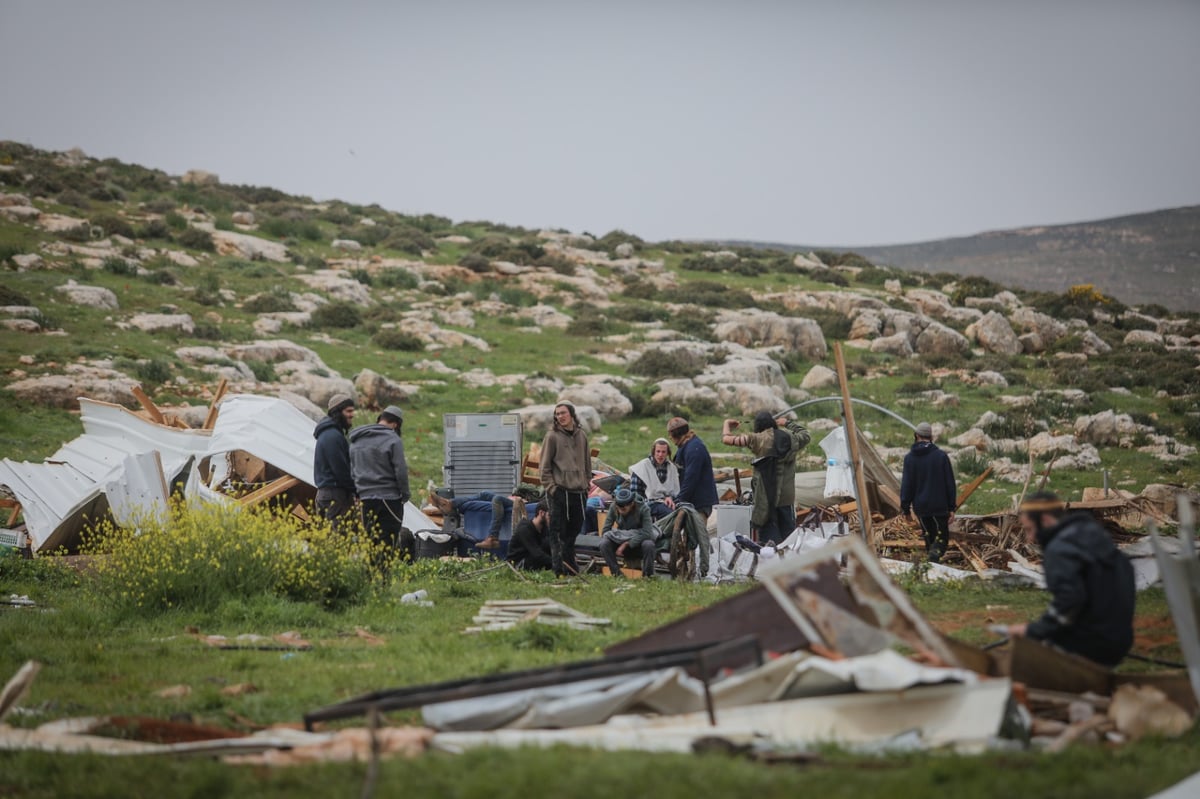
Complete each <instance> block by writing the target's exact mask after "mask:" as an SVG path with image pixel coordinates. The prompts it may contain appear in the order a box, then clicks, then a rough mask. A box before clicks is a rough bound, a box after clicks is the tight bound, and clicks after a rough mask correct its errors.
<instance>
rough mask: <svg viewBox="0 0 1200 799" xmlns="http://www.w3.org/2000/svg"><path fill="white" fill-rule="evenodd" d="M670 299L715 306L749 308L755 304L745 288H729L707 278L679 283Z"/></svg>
mask: <svg viewBox="0 0 1200 799" xmlns="http://www.w3.org/2000/svg"><path fill="white" fill-rule="evenodd" d="M671 299H672V300H674V301H675V302H686V303H691V304H693V305H704V306H708V307H717V308H750V307H753V306H754V305H755V302H754V298H753V297H751V296H750V293H749V292H747V291H746V290H745V289H731V288H729V287H728V286H726V285H723V284H721V283H714V282H712V281H707V280H692V281H689V282H687V283H684V284H682V285H680V286H679V288H678V289H676V291H675V296H674V297H672V298H671Z"/></svg>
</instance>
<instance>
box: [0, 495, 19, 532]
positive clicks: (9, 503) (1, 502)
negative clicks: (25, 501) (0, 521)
mask: <svg viewBox="0 0 1200 799" xmlns="http://www.w3.org/2000/svg"><path fill="white" fill-rule="evenodd" d="M0 508H12V512H10V513H9V514H8V521H7V522H6V523H5V525H4V526H5V527H8V528H12V526H13V525H14V524H16V523H17V517H18V516H20V515H21V503H20V502H18V501H17V500H15V499H0Z"/></svg>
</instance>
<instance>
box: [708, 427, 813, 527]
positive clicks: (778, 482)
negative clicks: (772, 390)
mask: <svg viewBox="0 0 1200 799" xmlns="http://www.w3.org/2000/svg"><path fill="white" fill-rule="evenodd" d="M740 424H741V423H740V422H739V421H738V420H737V419H726V420H725V426H724V428H723V429H722V431H721V443H723V444H725V445H726V446H730V447H746V448H747V449H749V450H750V452H752V453H753V454H754V456H755V457H754V462H753V466H754V480H753V483H752V491H753V494H754V508H753V510H752V511H751V515H750V527H751V529H752V530H753V531H754V533H755V534H756V535H757V537H758V540H759V541H763V542H771V543H775V544H778V543H782V542H783V540H784V539H785V538H787V537H788V536H789V535H791V534H792V531H793V530H795V529H796V456H797V455H798V454H799V453H800V450H802V449H804V448H805V447H806V446H808V442H809V441H810V437H809V435H808V430H806V429H805V428H804V425H802V424H800V423H799V422H797V421H795V420H789V419H787V418H785V417H784V416H779V417H776V416H775V415H774V414H772V413H771V412H770V411H759V412H758V413H757V414H755V416H754V432H753V433H735V432H734V430H736V429H737V428H738V426H739V425H740Z"/></svg>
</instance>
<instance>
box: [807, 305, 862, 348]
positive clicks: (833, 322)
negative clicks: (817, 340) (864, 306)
mask: <svg viewBox="0 0 1200 799" xmlns="http://www.w3.org/2000/svg"><path fill="white" fill-rule="evenodd" d="M795 313H796V315H798V316H801V317H804V318H805V319H811V320H813V321H814V322H816V323H817V324H818V325H820V326H821V332H822V333H823V334H824V335H825V338H826V340H829V341H844V340H845V339H847V338H849V337H850V328H851V327H852V326H853V325H852V323H851V322H850V320H849V319H848V318H847V317H846V316H845V315H844V314H841V313H838V312H837V311H835V310H833V309H831V308H805V309H804V310H803V311H796V312H795Z"/></svg>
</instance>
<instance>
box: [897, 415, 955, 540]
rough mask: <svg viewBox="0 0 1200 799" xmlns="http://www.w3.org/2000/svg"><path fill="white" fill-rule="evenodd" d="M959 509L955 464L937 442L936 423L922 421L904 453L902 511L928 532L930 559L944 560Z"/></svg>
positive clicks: (901, 482) (901, 489) (901, 477)
mask: <svg viewBox="0 0 1200 799" xmlns="http://www.w3.org/2000/svg"><path fill="white" fill-rule="evenodd" d="M957 509H958V494H957V488H956V487H955V484H954V467H953V466H952V465H951V464H950V457H949V456H948V455H946V453H945V452H942V450H940V449H939V448H938V446H937V445H936V444H934V443H933V426H932V425H930V424H929V422H921V423H920V424H918V425H917V427H916V429H915V430H914V432H913V445H912V448H911V449H910V450H909V451H908V454H907V455H905V456H904V471H903V473H902V474H901V476H900V513H902V514H903V515H905V516H908V517H910V518H911V517H912V516H913V515H915V516H916V517H917V520H918V521H919V522H920V523H921V529H922V530H923V531H924V533H925V550H926V552H928V554H929V562H930V563H940V562H941V560H942V556H943V555H945V554H946V549H947V547H949V546H950V522H952V521H954V512H955V511H956V510H957Z"/></svg>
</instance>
